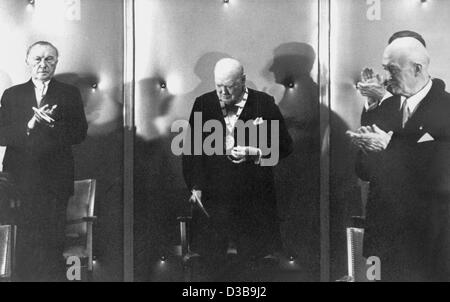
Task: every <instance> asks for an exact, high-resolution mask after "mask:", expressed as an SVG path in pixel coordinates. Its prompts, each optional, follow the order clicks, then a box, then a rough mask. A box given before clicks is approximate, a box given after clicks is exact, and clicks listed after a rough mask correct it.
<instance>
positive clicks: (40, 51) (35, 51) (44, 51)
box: [28, 44, 58, 57]
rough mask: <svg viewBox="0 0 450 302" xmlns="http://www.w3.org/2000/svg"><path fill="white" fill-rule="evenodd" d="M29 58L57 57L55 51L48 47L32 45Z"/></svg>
mask: <svg viewBox="0 0 450 302" xmlns="http://www.w3.org/2000/svg"><path fill="white" fill-rule="evenodd" d="M28 55H29V56H30V57H37V56H38V57H58V55H57V52H56V49H55V48H53V47H52V46H50V45H41V44H37V45H34V46H33V47H32V48H31V49H30V53H29V54H28Z"/></svg>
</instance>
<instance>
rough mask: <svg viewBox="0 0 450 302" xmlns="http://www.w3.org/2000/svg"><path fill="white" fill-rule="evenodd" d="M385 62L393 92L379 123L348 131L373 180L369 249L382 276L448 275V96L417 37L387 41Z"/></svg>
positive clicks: (445, 277)
mask: <svg viewBox="0 0 450 302" xmlns="http://www.w3.org/2000/svg"><path fill="white" fill-rule="evenodd" d="M382 64H383V68H384V69H385V71H386V76H387V77H386V78H387V84H388V86H389V90H390V91H392V93H393V95H394V96H392V97H390V98H388V99H386V100H385V101H384V102H383V103H382V104H381V105H380V108H379V113H378V119H377V121H376V123H374V124H372V125H368V126H363V127H361V128H360V129H358V130H357V131H355V132H349V136H350V137H351V139H352V141H353V143H354V144H355V145H357V146H358V147H360V148H361V149H362V150H363V151H364V153H365V156H363V157H361V158H360V159H359V161H360V162H359V167H360V168H359V169H358V171H359V173H360V174H363V175H362V176H360V177H368V180H369V181H370V197H369V201H368V204H367V206H366V223H367V224H366V231H365V235H364V236H365V238H364V255H365V256H366V257H369V256H377V257H379V258H380V260H381V280H382V281H383V280H384V281H430V280H445V281H449V280H450V258H449V257H450V225H449V217H450V211H449V202H450V160H449V159H448V158H449V156H448V155H449V154H450V119H449V116H450V95H449V94H448V93H447V92H446V91H445V90H444V87H443V86H442V85H439V84H436V83H435V82H433V81H432V80H431V77H430V75H429V73H428V69H429V65H430V57H429V54H428V51H427V50H426V49H425V47H424V46H423V44H421V43H420V42H419V41H418V40H416V39H414V38H411V37H403V38H399V39H396V40H394V41H393V42H392V43H391V44H389V45H388V46H387V47H386V49H385V51H384V53H383V63H382ZM398 96H401V98H399V97H398ZM364 171H370V173H364Z"/></svg>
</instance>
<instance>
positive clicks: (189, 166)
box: [182, 98, 205, 190]
mask: <svg viewBox="0 0 450 302" xmlns="http://www.w3.org/2000/svg"><path fill="white" fill-rule="evenodd" d="M196 112H199V113H201V112H202V106H201V101H200V99H198V98H197V99H196V100H195V103H194V106H193V108H192V111H191V115H190V117H189V128H188V130H187V132H186V137H185V139H184V146H183V156H182V169H183V177H184V180H185V182H186V185H187V187H188V189H189V190H192V189H196V190H202V189H203V187H204V183H205V180H204V171H203V148H200V149H201V150H202V151H201V152H202V154H194V144H195V142H194V114H195V113H196ZM197 126H203V125H197ZM197 143H198V142H197ZM200 143H203V139H202V140H201V141H200Z"/></svg>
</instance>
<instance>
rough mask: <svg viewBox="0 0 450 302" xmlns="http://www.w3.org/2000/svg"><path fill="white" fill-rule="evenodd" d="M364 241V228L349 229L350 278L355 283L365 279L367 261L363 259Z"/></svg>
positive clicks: (348, 256) (348, 264)
mask: <svg viewBox="0 0 450 302" xmlns="http://www.w3.org/2000/svg"><path fill="white" fill-rule="evenodd" d="M363 239H364V229H363V228H354V227H349V228H347V268H348V276H349V277H350V278H351V279H352V280H354V281H361V280H362V279H364V268H365V265H364V264H365V261H364V257H363Z"/></svg>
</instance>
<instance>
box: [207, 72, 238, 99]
mask: <svg viewBox="0 0 450 302" xmlns="http://www.w3.org/2000/svg"><path fill="white" fill-rule="evenodd" d="M214 80H215V83H216V92H217V96H218V97H219V100H221V101H223V102H225V103H226V104H234V103H236V102H237V101H239V99H240V97H241V96H242V93H243V92H244V87H245V76H244V75H239V74H238V75H236V74H224V75H220V74H216V75H215V77H214Z"/></svg>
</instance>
